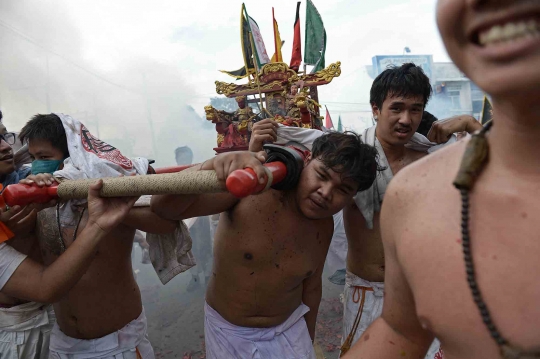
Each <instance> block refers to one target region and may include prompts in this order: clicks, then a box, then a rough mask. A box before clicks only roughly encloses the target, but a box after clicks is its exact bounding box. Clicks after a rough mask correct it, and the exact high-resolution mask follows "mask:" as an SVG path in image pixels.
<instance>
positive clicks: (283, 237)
mask: <svg viewBox="0 0 540 359" xmlns="http://www.w3.org/2000/svg"><path fill="white" fill-rule="evenodd" d="M250 214H251V217H250V220H249V221H236V220H235V219H236V218H238V217H239V216H242V217H241V218H245V217H243V216H245V215H246V213H244V212H243V209H239V210H238V211H236V212H235V213H234V214H233V218H232V219H231V217H230V215H226V216H222V219H221V220H223V221H225V222H226V223H224V224H225V226H224V228H226V229H227V230H226V231H225V233H224V236H222V237H218V238H216V242H215V246H216V247H215V255H216V256H219V257H222V258H230V259H231V261H232V260H234V263H237V265H239V266H241V267H245V268H246V269H249V270H252V271H256V270H258V271H261V270H265V271H275V272H276V273H279V274H280V275H288V276H291V277H298V276H300V277H305V276H306V275H307V276H309V275H311V273H313V272H314V271H315V269H316V268H317V266H318V263H319V262H320V259H321V258H322V256H324V253H322V252H324V248H325V243H324V242H325V240H323V233H322V231H321V229H320V226H319V225H318V224H317V221H309V223H308V222H306V221H304V220H302V219H296V220H295V219H294V217H293V216H291V215H290V214H289V213H287V211H286V210H281V211H279V210H273V211H272V210H270V211H269V210H268V209H261V211H260V212H258V211H257V210H255V213H253V211H252V212H250ZM218 259H219V258H218Z"/></svg>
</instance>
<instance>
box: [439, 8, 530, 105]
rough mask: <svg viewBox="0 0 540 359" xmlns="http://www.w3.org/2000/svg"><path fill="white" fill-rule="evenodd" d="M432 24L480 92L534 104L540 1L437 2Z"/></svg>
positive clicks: (451, 55)
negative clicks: (434, 22)
mask: <svg viewBox="0 0 540 359" xmlns="http://www.w3.org/2000/svg"><path fill="white" fill-rule="evenodd" d="M437 23H438V26H439V30H440V33H441V37H442V39H443V41H444V44H445V46H446V49H447V51H448V54H449V55H450V57H451V58H452V60H453V61H454V62H455V64H456V65H457V66H458V67H459V68H460V69H461V70H462V71H463V72H465V74H466V75H467V76H468V77H469V78H470V79H471V80H472V81H473V82H475V83H476V84H477V85H478V86H479V87H480V88H482V89H483V90H484V91H486V92H487V93H489V94H490V95H492V96H493V98H494V99H495V100H497V99H498V98H500V97H501V96H502V97H504V98H505V99H506V100H507V99H515V100H516V101H518V102H521V103H522V104H523V101H529V102H531V104H533V103H537V101H538V97H539V96H540V86H539V85H538V84H539V83H540V66H539V64H540V36H539V35H540V1H538V0H439V1H438V4H437Z"/></svg>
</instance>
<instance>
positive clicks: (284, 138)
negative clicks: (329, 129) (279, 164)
mask: <svg viewBox="0 0 540 359" xmlns="http://www.w3.org/2000/svg"><path fill="white" fill-rule="evenodd" d="M322 135H324V132H323V131H321V130H312V129H310V128H300V127H289V126H283V125H281V124H280V125H279V127H278V129H277V141H276V142H275V144H276V145H285V144H287V143H288V142H297V143H300V144H302V145H304V146H306V147H307V149H308V150H310V151H311V147H313V142H314V141H315V140H316V139H317V138H319V137H321V136H322Z"/></svg>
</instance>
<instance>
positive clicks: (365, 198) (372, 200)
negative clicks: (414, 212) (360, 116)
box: [354, 124, 456, 229]
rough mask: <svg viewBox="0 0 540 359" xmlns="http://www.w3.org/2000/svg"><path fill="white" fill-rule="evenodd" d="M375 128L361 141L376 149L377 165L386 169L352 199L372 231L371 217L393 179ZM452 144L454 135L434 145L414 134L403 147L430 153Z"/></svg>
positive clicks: (379, 205) (379, 207) (366, 132)
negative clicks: (369, 185)
mask: <svg viewBox="0 0 540 359" xmlns="http://www.w3.org/2000/svg"><path fill="white" fill-rule="evenodd" d="M376 128H377V125H376V124H375V125H374V126H372V127H370V128H368V129H366V130H365V131H364V133H363V134H362V141H364V143H366V144H368V145H371V146H374V147H375V148H376V149H377V152H378V153H379V164H380V165H381V166H384V167H385V168H386V169H385V170H384V171H382V172H379V173H378V174H377V178H376V179H375V182H373V185H372V186H371V187H370V188H369V189H367V190H365V191H363V192H358V193H357V194H356V196H355V198H354V200H355V202H356V205H357V206H358V209H359V210H360V212H362V215H363V216H364V219H365V220H366V225H367V227H368V228H369V229H373V216H374V215H375V212H380V211H381V204H382V201H383V198H384V194H385V192H386V187H387V186H388V184H389V183H390V180H391V179H392V178H393V177H394V174H393V173H392V169H391V168H390V165H389V164H388V160H387V159H386V155H385V154H384V150H383V148H382V146H381V143H380V142H379V140H378V139H377V136H375V130H376ZM454 142H456V136H455V135H452V137H451V138H450V140H449V141H448V142H446V143H443V144H436V143H434V142H431V141H429V140H428V139H427V138H426V137H425V136H423V135H421V134H419V133H417V132H415V134H414V135H413V137H412V138H411V140H410V141H409V142H408V143H407V144H406V145H405V147H407V148H410V149H413V150H415V151H420V152H428V153H431V152H433V151H436V150H438V149H440V148H442V147H444V146H446V145H449V144H451V143H454Z"/></svg>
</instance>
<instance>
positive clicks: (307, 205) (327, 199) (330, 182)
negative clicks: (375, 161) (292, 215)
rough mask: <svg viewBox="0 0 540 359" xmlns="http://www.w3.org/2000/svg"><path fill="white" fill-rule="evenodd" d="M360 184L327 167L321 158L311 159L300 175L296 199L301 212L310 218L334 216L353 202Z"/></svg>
mask: <svg viewBox="0 0 540 359" xmlns="http://www.w3.org/2000/svg"><path fill="white" fill-rule="evenodd" d="M357 190H358V185H357V184H356V183H355V182H354V181H353V180H351V179H346V180H342V179H341V175H340V174H339V173H337V172H334V171H333V170H331V169H329V168H326V166H325V165H324V163H323V162H322V161H320V160H319V159H314V160H311V161H310V162H309V163H308V164H307V165H306V167H305V168H304V170H303V171H302V174H301V176H300V181H299V183H298V187H297V189H296V201H297V203H298V207H299V209H300V212H301V213H302V214H303V215H304V216H306V217H307V218H310V219H322V218H328V217H331V216H333V215H334V214H336V213H338V212H339V211H341V210H342V209H343V208H344V207H345V206H346V205H348V204H349V203H351V201H352V198H353V196H354V195H355V194H356V192H357Z"/></svg>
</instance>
